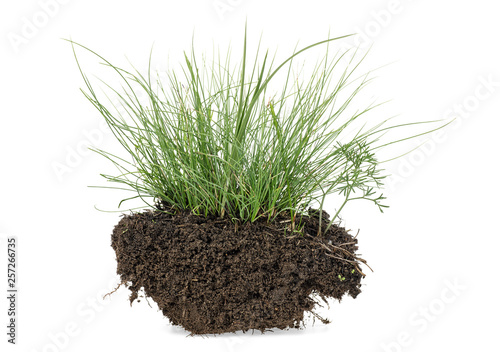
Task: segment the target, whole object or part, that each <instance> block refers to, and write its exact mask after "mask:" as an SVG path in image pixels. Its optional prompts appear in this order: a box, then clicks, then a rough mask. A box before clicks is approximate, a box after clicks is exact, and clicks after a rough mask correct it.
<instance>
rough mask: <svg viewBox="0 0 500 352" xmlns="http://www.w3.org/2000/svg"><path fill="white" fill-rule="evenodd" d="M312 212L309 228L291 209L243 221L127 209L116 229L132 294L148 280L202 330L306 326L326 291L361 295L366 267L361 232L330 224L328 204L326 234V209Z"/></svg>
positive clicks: (176, 312)
mask: <svg viewBox="0 0 500 352" xmlns="http://www.w3.org/2000/svg"><path fill="white" fill-rule="evenodd" d="M309 214H310V215H309V216H303V217H302V218H301V221H300V222H301V224H302V225H303V227H302V230H301V233H297V232H295V233H294V232H292V231H290V224H291V222H290V217H289V216H288V217H287V216H285V215H283V216H278V217H277V218H276V220H275V221H274V222H272V223H268V222H267V219H258V220H256V221H255V222H253V223H250V222H247V223H244V224H235V223H234V222H232V221H231V220H230V219H229V218H220V217H204V216H198V215H194V214H192V213H190V212H188V211H177V212H175V213H174V214H168V213H165V212H161V211H157V210H155V211H146V212H142V213H135V214H132V215H124V216H123V218H122V219H121V220H120V222H119V223H118V224H117V225H116V226H115V228H114V230H113V235H112V247H113V249H114V250H115V252H116V258H117V262H118V267H117V273H118V274H119V275H120V277H121V280H122V283H125V284H127V286H128V288H129V289H130V290H131V292H132V294H131V296H130V302H131V303H132V302H133V301H134V300H135V299H137V298H138V292H139V290H140V289H141V288H143V289H144V293H145V294H146V297H151V298H152V299H153V300H154V301H155V302H156V303H157V304H158V306H159V308H160V309H161V310H162V312H163V314H164V315H165V316H166V317H168V319H169V320H170V322H171V323H173V324H174V325H180V326H182V327H184V328H185V329H186V330H188V331H190V332H191V333H193V334H218V333H225V332H234V331H238V330H243V331H247V330H251V329H257V330H260V331H265V330H267V329H271V328H279V329H286V328H290V327H299V326H300V324H301V322H303V319H304V313H306V312H312V311H313V309H314V307H315V305H317V304H319V303H320V301H319V299H318V298H322V299H323V300H325V299H326V298H329V297H332V298H335V299H338V300H340V299H341V298H342V297H343V296H344V295H345V294H349V295H350V296H352V297H354V298H355V297H356V296H357V295H358V294H359V293H360V292H361V291H360V286H361V284H360V281H361V279H362V277H363V274H362V272H361V270H360V267H359V266H358V264H359V259H358V258H356V255H355V251H356V250H357V248H358V247H357V239H356V238H353V236H351V234H349V233H348V232H347V231H346V230H345V229H344V228H342V227H338V226H336V225H332V226H331V227H330V229H329V230H328V232H326V233H324V230H325V228H326V225H327V222H328V221H326V217H327V214H326V213H324V214H323V221H322V229H323V231H322V232H323V233H322V234H321V235H320V236H317V233H318V227H319V217H318V213H317V212H314V211H311V212H310V213H309ZM313 294H315V295H313ZM315 297H316V298H315ZM313 314H315V313H313ZM316 316H317V315H316ZM317 317H318V318H320V319H321V320H322V321H323V322H325V323H327V322H328V321H326V320H325V319H322V318H321V317H319V316H317Z"/></svg>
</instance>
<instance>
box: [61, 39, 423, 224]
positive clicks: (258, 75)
mask: <svg viewBox="0 0 500 352" xmlns="http://www.w3.org/2000/svg"><path fill="white" fill-rule="evenodd" d="M343 38H345V37H338V38H330V39H327V40H324V41H321V42H317V43H314V44H312V45H310V46H307V47H305V48H303V49H301V50H297V51H295V52H294V53H293V54H292V55H291V56H290V57H289V58H288V59H286V60H284V61H283V62H281V63H279V64H275V62H274V61H275V59H273V58H271V57H270V55H269V52H268V51H266V52H263V53H260V52H259V51H260V49H259V50H257V53H256V54H255V58H254V59H253V60H252V61H249V54H248V52H247V35H246V31H245V39H244V42H243V46H244V49H243V55H242V59H241V62H240V63H239V64H238V65H233V64H232V62H231V54H230V52H229V51H228V53H227V55H225V57H223V56H221V55H220V53H218V54H217V55H215V57H214V60H212V62H210V63H207V62H206V60H203V61H200V60H199V59H198V57H197V55H196V54H195V51H194V49H193V52H192V53H191V54H189V55H188V54H185V58H184V63H183V66H182V69H181V70H179V71H178V72H176V71H170V72H168V73H167V79H166V80H164V79H160V76H159V75H158V74H157V73H156V74H155V73H153V72H151V55H150V65H149V69H148V73H147V74H141V73H140V72H139V71H138V70H136V69H130V70H125V69H122V68H119V67H116V66H114V65H113V64H111V63H110V62H109V61H107V60H106V59H104V58H103V57H101V56H100V55H98V54H97V53H95V52H93V51H92V50H90V49H88V48H86V47H84V46H82V45H80V44H78V43H75V42H72V41H71V43H72V45H73V51H74V52H75V58H76V60H77V63H78V67H79V69H80V72H81V74H82V77H83V79H84V82H85V85H86V87H87V89H86V90H84V91H83V90H82V91H83V92H84V94H85V96H86V97H87V99H88V100H89V101H90V102H91V103H92V104H93V105H94V106H95V107H96V108H97V109H98V110H99V112H100V113H101V114H102V116H103V117H104V119H105V120H106V122H107V124H108V125H109V127H110V128H111V131H112V132H113V134H114V136H115V137H116V138H117V139H118V141H119V142H120V143H121V145H122V146H123V148H125V150H126V151H127V152H128V155H129V158H128V159H127V158H122V157H119V156H117V155H114V154H111V153H109V152H106V151H104V150H100V149H96V150H95V151H96V152H97V153H99V154H101V155H102V156H104V157H105V158H107V159H109V160H110V161H111V162H112V163H113V164H114V165H115V166H116V167H117V168H118V170H119V171H118V173H117V174H116V175H102V176H103V177H104V178H105V179H106V180H107V181H109V182H111V183H113V184H115V186H112V187H110V188H118V189H127V190H131V191H133V195H132V196H131V197H128V198H125V199H123V200H122V201H121V202H120V205H121V204H122V202H123V201H126V200H130V199H134V198H141V199H143V200H144V202H146V204H147V205H148V206H152V205H151V204H153V203H154V202H156V201H159V200H162V201H165V202H166V203H168V204H170V205H172V206H174V207H175V208H178V209H189V210H191V211H193V212H194V213H197V214H202V215H209V214H212V215H217V216H225V215H229V216H230V217H231V218H232V219H233V220H235V221H242V222H245V221H255V220H256V219H258V218H260V217H266V218H268V219H269V220H272V219H273V218H274V217H275V216H276V215H278V214H280V213H287V214H291V217H292V222H293V223H295V217H296V215H297V214H301V213H304V212H306V211H307V209H308V208H309V207H311V206H315V207H318V208H320V209H322V208H323V206H324V201H325V198H326V197H327V196H329V195H331V194H337V195H340V196H341V199H342V201H341V203H340V204H339V205H338V207H337V211H336V213H335V215H334V216H333V218H332V220H334V221H335V220H337V219H338V218H339V214H340V212H341V210H342V209H343V208H344V207H345V206H346V204H347V203H349V202H351V201H353V200H367V201H369V202H372V203H373V204H374V205H375V206H377V207H378V208H379V209H380V210H383V208H384V207H385V205H384V204H383V203H382V201H383V200H384V199H385V198H384V196H383V194H382V193H381V189H382V186H383V181H384V178H385V177H386V176H387V175H385V174H384V173H383V169H382V168H381V163H380V162H379V161H378V160H377V157H376V155H375V152H376V151H377V150H378V149H380V148H383V147H385V146H387V145H390V144H392V143H395V142H399V141H401V140H397V141H391V142H389V143H381V142H380V137H381V136H382V135H383V134H385V133H386V132H387V131H389V130H391V129H393V128H399V127H402V126H408V125H412V124H405V125H396V126H388V125H387V123H388V121H389V120H390V119H386V120H384V121H380V122H377V123H372V124H371V125H370V127H368V124H365V123H364V122H363V121H362V120H363V119H365V120H366V121H365V122H368V119H367V118H366V115H369V114H368V113H369V112H370V111H371V110H372V109H373V108H375V107H376V106H377V105H374V104H371V105H368V106H366V107H364V108H362V109H356V108H354V109H353V108H352V107H353V105H356V104H358V103H355V98H356V97H357V96H358V95H359V92H360V91H361V90H362V89H363V88H364V87H365V86H366V85H367V84H368V83H369V81H370V80H371V78H370V77H369V74H366V75H361V76H358V77H355V73H356V72H357V69H358V68H359V65H360V63H361V62H362V61H363V59H364V57H359V55H358V53H357V52H356V51H355V50H354V51H350V50H347V51H343V52H337V53H335V54H331V53H330V45H329V44H330V43H331V42H332V41H337V40H342V39H343ZM317 46H324V47H325V48H326V50H325V54H324V57H323V58H322V59H321V60H320V61H319V63H318V64H317V65H316V67H315V68H314V70H313V73H312V74H311V75H310V76H309V79H307V80H303V81H300V80H297V79H296V77H295V75H294V71H293V63H294V60H296V57H297V56H299V55H301V54H302V53H304V52H306V51H308V50H310V49H312V48H314V47H317ZM78 47H80V48H83V49H85V50H88V51H89V52H91V53H92V54H95V55H96V56H97V57H98V58H99V59H100V60H102V61H103V64H105V65H106V66H107V67H109V69H111V70H113V71H114V72H115V73H116V74H117V75H118V77H119V79H120V80H121V81H122V85H121V87H120V88H115V87H112V86H109V85H108V84H106V83H105V82H102V81H101V82H102V83H103V84H104V87H106V89H107V91H108V93H109V92H111V93H112V95H113V96H114V97H115V99H117V100H118V101H119V104H118V105H116V104H112V103H110V102H111V101H112V100H111V99H109V98H108V99H106V98H107V97H108V94H106V95H105V97H101V96H100V95H99V94H97V93H96V90H95V89H94V87H93V85H92V84H91V81H90V79H89V78H88V76H87V75H86V74H85V73H84V72H83V70H82V68H81V66H80V63H79V61H78V58H77V55H76V48H78ZM259 48H260V45H259ZM278 80H279V81H278ZM271 84H272V85H273V86H275V85H276V84H279V87H280V90H279V91H278V93H272V94H271V93H270V92H269V90H270V86H271ZM141 97H142V98H141ZM144 97H146V99H144ZM360 121H361V122H362V123H361V124H360V123H359V122H360ZM422 123H424V122H422ZM415 124H417V123H415ZM358 125H359V126H361V127H359V128H358V129H357V130H355V131H354V133H353V132H352V131H350V130H351V129H352V128H353V127H354V126H358ZM429 132H430V131H429ZM413 137H415V136H413ZM413 137H408V138H413ZM405 139H406V138H405ZM148 199H150V200H148ZM332 223H333V221H332Z"/></svg>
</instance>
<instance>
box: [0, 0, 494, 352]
mask: <svg viewBox="0 0 500 352" xmlns="http://www.w3.org/2000/svg"><path fill="white" fill-rule="evenodd" d="M44 4H52V5H44ZM54 4H57V5H56V6H54ZM496 5H497V4H496V2H494V1H491V0H476V1H461V0H453V1H452V0H442V1H439V2H437V1H430V0H427V1H426V0H419V1H417V0H414V1H410V0H395V1H389V0H371V1H339V0H334V1H320V0H309V1H291V0H287V1H263V0H252V1H249V0H248V1H247V0H239V1H236V0H220V1H214V0H191V1H152V0H144V1H140V2H139V1H124V0H121V1H118V0H108V1H96V0H87V1H78V0H65V1H62V0H60V1H58V2H55V1H49V0H41V1H35V0H24V1H15V2H13V1H9V2H6V1H4V2H2V5H1V8H0V23H1V33H0V34H1V41H0V46H1V48H0V53H1V54H0V55H1V56H0V60H1V65H0V77H1V85H0V90H1V94H0V97H1V102H2V104H1V107H2V112H1V125H0V126H1V128H0V153H1V169H0V195H1V202H0V233H2V234H3V237H2V245H1V248H0V250H1V254H0V258H1V259H0V263H2V264H1V265H2V267H3V266H4V265H5V252H6V250H5V242H4V241H5V236H7V235H15V236H18V239H19V243H20V244H19V261H20V265H19V277H20V281H19V290H20V291H19V297H20V298H19V324H20V327H19V343H18V345H17V346H16V347H15V350H19V351H37V352H39V351H45V352H48V351H61V350H64V351H92V350H99V351H105V350H113V351H120V350H126V351H132V350H138V349H145V350H148V351H169V350H179V349H182V350H187V351H195V350H202V349H203V350H204V351H212V350H213V351H215V350H217V351H255V350H260V351H267V350H276V349H278V348H279V349H280V350H283V351H287V350H293V351H300V350H306V349H307V350H311V349H314V348H321V350H323V351H384V350H387V351H403V350H404V351H472V350H484V351H493V350H499V347H500V344H499V342H498V338H497V334H498V330H499V328H500V326H499V323H498V317H499V316H500V304H499V300H498V290H499V289H500V285H499V280H498V278H497V276H498V269H499V265H498V248H499V244H500V241H499V230H498V211H499V210H500V209H499V205H498V199H499V197H500V190H499V187H498V185H497V184H496V182H497V180H498V151H499V146H500V142H499V139H498V131H499V130H500V122H499V120H498V118H499V117H500V116H499V111H500V100H499V97H500V67H499V62H500V47H499V44H498V36H499V34H500V21H499V20H498V13H499V8H498V6H496ZM245 20H248V24H249V33H250V38H249V39H250V41H252V40H253V42H254V43H255V42H256V41H257V40H258V38H259V36H260V34H263V46H264V47H269V48H271V49H272V50H274V49H276V48H277V47H279V52H280V53H283V54H288V53H290V52H291V51H292V50H293V48H294V46H295V44H297V42H299V46H301V45H306V44H309V43H312V42H314V41H319V40H322V39H325V38H326V37H327V36H328V32H329V31H330V32H331V35H332V36H338V35H344V34H349V33H354V32H357V33H359V36H358V37H357V39H352V38H351V39H349V42H348V44H349V45H360V47H361V49H362V50H365V51H366V49H367V48H368V47H369V46H370V45H372V44H373V47H372V50H371V53H370V55H369V56H368V58H367V61H366V65H367V67H371V68H376V67H379V66H381V65H384V64H388V63H391V65H389V66H387V67H385V68H383V69H382V70H380V71H378V72H377V75H378V76H379V78H378V79H377V80H376V82H375V83H374V84H373V85H372V86H370V88H369V89H371V92H372V93H373V94H374V95H375V96H377V97H379V98H380V100H388V99H392V101H391V102H390V103H389V104H387V105H386V106H385V107H384V108H383V109H380V110H378V111H377V112H374V115H373V117H372V118H374V119H377V118H384V117H387V116H389V115H393V114H400V117H399V118H400V121H403V122H410V121H421V120H435V119H444V118H451V117H455V118H456V120H455V122H454V123H453V124H452V125H450V126H449V127H447V128H446V129H445V130H444V131H443V132H442V133H440V134H439V135H433V136H432V137H431V139H428V140H426V139H420V140H417V141H415V142H414V145H415V146H417V145H418V144H419V143H422V142H425V141H427V143H426V144H425V145H424V146H422V147H421V148H419V149H417V150H415V151H414V152H412V153H410V154H409V155H407V156H405V157H403V158H402V159H399V160H396V161H394V162H391V163H390V164H387V169H388V170H389V171H391V172H392V173H393V174H394V175H395V177H394V178H392V179H390V180H389V184H388V187H387V190H386V195H387V196H388V203H389V205H390V206H391V208H390V209H388V210H387V211H386V213H385V214H380V213H379V212H378V211H377V210H376V209H375V208H373V207H372V206H371V204H363V203H357V204H351V205H350V207H349V208H346V209H345V211H343V213H342V217H343V218H344V219H346V220H345V221H346V226H347V227H348V228H351V229H353V231H357V230H358V229H360V230H361V232H360V235H359V240H360V252H361V253H362V254H363V256H364V257H365V258H366V259H367V260H368V261H369V263H370V264H371V266H372V267H373V268H374V269H375V272H374V273H370V274H369V275H368V277H367V278H366V279H365V280H364V281H363V283H364V285H363V292H362V294H361V295H360V296H359V297H358V298H357V299H355V300H353V299H351V298H346V299H345V300H344V301H343V302H342V303H341V304H338V303H337V302H335V303H333V304H331V309H330V310H329V311H323V314H324V315H326V316H327V317H329V318H330V319H331V320H332V324H330V325H327V326H324V325H322V324H320V323H316V324H315V325H314V326H311V325H309V326H308V328H307V329H305V330H300V331H276V332H273V333H268V334H265V335H261V334H260V333H254V334H251V333H247V334H241V333H238V334H226V335H223V336H217V337H213V336H209V337H194V338H193V337H186V335H187V333H186V332H185V331H184V330H182V329H180V328H177V327H172V326H170V325H169V324H168V321H167V320H166V319H165V318H163V316H162V314H161V312H158V311H157V309H156V306H155V305H153V308H150V307H149V306H148V304H147V303H146V302H145V301H144V300H142V301H141V303H135V304H134V306H133V307H132V308H131V307H130V306H129V304H128V300H127V297H128V293H127V292H126V290H125V289H123V288H122V289H120V290H119V291H118V292H117V293H115V294H114V295H113V296H111V298H107V299H106V300H104V301H103V300H102V296H103V294H104V293H106V292H109V291H110V290H111V289H112V288H113V287H114V286H115V284H116V281H117V278H116V275H115V274H114V271H115V268H116V262H115V259H114V252H113V250H112V249H111V247H110V233H111V231H112V228H113V226H114V224H116V223H117V222H118V220H119V214H118V213H104V212H99V211H97V210H95V209H94V206H97V207H99V208H103V209H115V208H116V205H117V203H118V201H119V199H120V197H121V196H123V194H120V192H116V191H108V190H100V189H92V188H88V187H87V186H88V185H96V184H100V182H101V179H100V177H99V173H101V172H104V171H106V170H108V169H109V168H110V166H109V165H108V164H107V163H106V162H105V160H102V158H100V157H99V156H98V155H95V154H91V153H88V152H87V151H86V149H85V147H86V145H87V144H88V142H87V141H88V140H89V138H91V137H92V136H94V140H93V141H92V140H91V142H94V145H97V146H98V147H101V148H106V147H108V146H112V145H113V143H114V142H113V139H112V136H111V135H110V134H109V133H105V132H103V131H102V130H101V129H100V128H101V127H100V122H101V118H100V116H99V115H98V113H97V112H96V111H94V110H93V108H92V106H91V105H90V104H89V103H88V102H87V101H85V99H84V97H83V96H82V94H81V93H80V92H79V91H78V89H79V88H80V87H82V86H83V81H82V80H81V77H80V76H79V73H78V71H77V68H76V65H75V61H74V58H73V56H72V52H71V48H70V45H69V44H68V43H67V42H64V41H62V40H61V39H60V38H70V37H71V38H72V39H74V40H75V41H78V42H80V43H83V44H85V45H87V46H90V47H91V48H92V49H94V50H96V51H97V52H99V53H101V54H102V55H104V56H105V57H106V58H109V59H111V60H112V61H113V62H116V63H118V64H119V65H121V64H122V63H126V60H125V55H126V56H127V57H128V58H129V60H130V61H131V62H132V63H134V64H135V65H136V66H137V67H138V68H145V65H146V63H147V57H148V54H149V50H150V48H151V46H152V44H153V43H155V60H156V61H155V67H157V68H159V69H162V68H164V67H163V64H164V63H166V60H167V58H168V57H170V62H171V63H172V64H175V63H177V62H178V60H179V59H180V57H181V54H182V51H183V50H185V49H189V47H190V45H191V38H192V35H193V31H194V33H195V37H196V42H197V47H198V48H199V49H200V51H203V50H204V49H205V48H206V49H210V48H211V47H212V44H214V45H215V46H220V47H221V48H225V47H227V45H228V44H229V42H230V41H231V42H232V45H233V47H234V53H235V57H237V56H238V53H239V51H238V50H237V49H239V48H240V44H241V39H242V34H243V27H244V22H245ZM304 59H307V57H305V58H304ZM315 60H316V57H311V61H310V62H314V61H315ZM307 62H308V61H307V60H306V63H307ZM85 65H86V66H85V67H86V70H87V72H89V73H90V74H92V73H95V72H97V71H98V70H99V68H98V65H97V62H96V60H92V59H88V60H86V61H85ZM488 82H489V83H488ZM89 136H91V137H89ZM74 152H76V153H77V156H76V157H75V156H74V155H73V159H71V157H70V155H71V154H72V153H74ZM68 158H70V159H68ZM58 163H59V164H65V165H67V166H69V169H70V171H68V172H66V173H64V174H63V175H62V176H61V175H59V176H58V174H57V172H55V170H54V165H59V164H58ZM101 184H102V183H101ZM336 206H338V204H337V203H334V202H333V200H332V201H331V202H330V203H329V204H328V205H327V208H328V209H329V210H330V211H333V210H334V209H335V207H336ZM5 272H6V269H4V268H2V269H0V274H1V275H3V276H5ZM5 281H6V278H5V277H2V278H0V282H1V283H2V285H4V284H5ZM450 286H453V287H454V288H453V290H450V289H449V287H450ZM3 292H5V290H4V288H3V286H2V297H3V296H4V293H3ZM6 309H7V307H6V300H5V299H2V300H1V304H0V321H1V324H0V325H1V326H4V325H5V324H6V321H7V315H6ZM426 311H427V312H428V313H426ZM68 329H69V332H72V333H73V334H72V336H69V335H68V331H67V330H68ZM4 330H5V329H4V328H2V329H1V331H2V332H1V334H0V345H1V346H2V347H1V350H2V351H3V350H5V349H4V348H5V346H7V343H6V334H5V333H4ZM9 347H10V346H9Z"/></svg>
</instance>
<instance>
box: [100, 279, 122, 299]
mask: <svg viewBox="0 0 500 352" xmlns="http://www.w3.org/2000/svg"><path fill="white" fill-rule="evenodd" d="M123 284H124V282H120V284H119V285H118V286H116V288H115V289H114V290H113V291H111V292H108V293H106V294H105V295H104V296H103V297H102V299H105V298H106V297H107V296H111V295H112V294H113V293H115V292H116V291H118V289H119V288H120V286H121V285H123Z"/></svg>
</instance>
